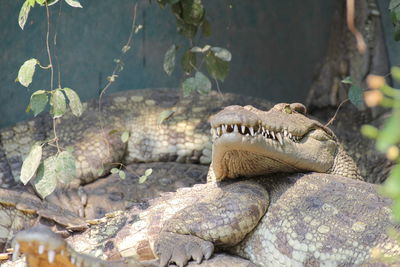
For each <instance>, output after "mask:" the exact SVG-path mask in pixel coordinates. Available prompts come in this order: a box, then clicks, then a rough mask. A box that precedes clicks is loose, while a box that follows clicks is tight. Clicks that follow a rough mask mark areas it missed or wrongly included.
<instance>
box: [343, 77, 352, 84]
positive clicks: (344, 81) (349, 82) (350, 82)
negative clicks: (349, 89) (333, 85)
mask: <svg viewBox="0 0 400 267" xmlns="http://www.w3.org/2000/svg"><path fill="white" fill-rule="evenodd" d="M342 83H344V84H353V81H352V79H351V77H350V76H347V77H346V78H344V79H343V80H342Z"/></svg>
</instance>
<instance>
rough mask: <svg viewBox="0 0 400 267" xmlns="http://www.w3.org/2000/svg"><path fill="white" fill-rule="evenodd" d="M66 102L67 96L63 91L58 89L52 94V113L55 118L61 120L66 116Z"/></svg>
mask: <svg viewBox="0 0 400 267" xmlns="http://www.w3.org/2000/svg"><path fill="white" fill-rule="evenodd" d="M65 102H66V101H65V96H64V94H63V93H62V92H61V90H59V89H57V90H55V91H54V92H53V93H52V94H51V98H50V105H51V111H50V112H51V114H52V115H53V118H59V117H61V116H62V115H64V113H65V111H66V110H67V104H66V103H65Z"/></svg>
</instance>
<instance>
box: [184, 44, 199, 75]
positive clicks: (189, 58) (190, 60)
mask: <svg viewBox="0 0 400 267" xmlns="http://www.w3.org/2000/svg"><path fill="white" fill-rule="evenodd" d="M181 65H182V69H183V70H184V71H185V72H186V73H191V72H192V70H193V67H194V66H196V54H195V53H193V52H192V51H190V49H189V50H187V51H186V52H185V53H184V54H183V56H182V60H181Z"/></svg>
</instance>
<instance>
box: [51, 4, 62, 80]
mask: <svg viewBox="0 0 400 267" xmlns="http://www.w3.org/2000/svg"><path fill="white" fill-rule="evenodd" d="M61 7H62V2H60V8H59V9H58V17H57V22H56V26H55V31H54V39H53V44H54V48H56V47H57V32H58V25H59V24H60V18H61ZM54 50H55V51H54V57H55V58H56V62H57V74H58V75H57V81H58V88H62V87H61V67H60V61H59V60H58V55H57V51H58V50H57V49H54Z"/></svg>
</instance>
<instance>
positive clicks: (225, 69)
mask: <svg viewBox="0 0 400 267" xmlns="http://www.w3.org/2000/svg"><path fill="white" fill-rule="evenodd" d="M205 61H206V67H207V70H208V73H210V75H211V77H213V78H214V79H217V80H220V81H224V80H225V78H226V76H227V75H228V73H229V62H227V61H225V60H222V59H220V58H219V57H217V56H215V54H214V52H212V51H210V52H208V53H207V54H206V57H205Z"/></svg>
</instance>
